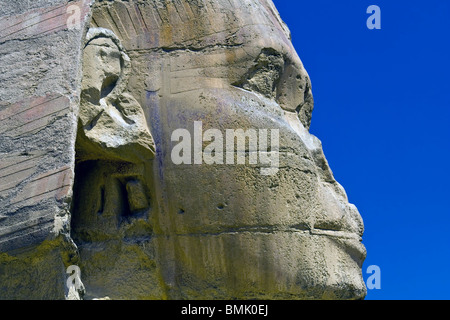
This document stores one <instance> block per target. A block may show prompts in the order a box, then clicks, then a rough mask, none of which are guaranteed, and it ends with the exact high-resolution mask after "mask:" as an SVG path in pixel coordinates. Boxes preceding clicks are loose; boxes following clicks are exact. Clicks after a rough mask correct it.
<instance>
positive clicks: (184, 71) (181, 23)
mask: <svg viewBox="0 0 450 320" xmlns="http://www.w3.org/2000/svg"><path fill="white" fill-rule="evenodd" d="M108 12H116V13H117V14H115V15H114V17H113V16H112V15H109V13H108ZM114 19H118V20H117V21H113V20H114ZM92 26H93V27H102V28H106V29H109V30H111V31H110V32H111V33H113V34H115V37H117V38H118V39H120V41H121V45H122V46H123V50H121V49H120V48H119V49H117V48H118V47H117V45H116V44H115V43H114V41H111V40H105V39H95V38H94V39H93V40H92V41H91V45H90V46H87V47H86V49H85V65H84V68H85V70H87V71H89V70H90V69H92V68H97V69H99V72H96V73H95V74H94V75H92V76H91V75H89V74H87V73H85V79H84V80H83V81H86V82H85V83H86V84H87V85H88V86H89V87H91V88H94V89H92V92H93V93H92V94H90V95H87V96H86V99H88V100H89V99H91V98H92V97H93V96H94V95H95V96H96V97H97V96H98V97H99V99H101V98H102V97H104V96H107V95H108V94H109V93H108V90H105V88H108V86H109V85H110V84H111V83H116V82H117V80H118V79H119V78H120V76H119V75H120V70H121V68H123V66H121V63H120V61H121V59H120V52H121V51H126V52H127V57H128V56H129V61H130V64H131V67H130V68H129V70H130V74H129V81H128V82H127V85H126V86H125V87H124V89H123V92H125V93H126V94H129V95H131V96H133V97H135V99H136V101H137V102H138V105H140V106H141V107H142V110H143V111H142V112H143V115H144V116H143V117H144V119H145V123H146V125H147V128H148V129H149V132H150V133H151V135H152V137H153V138H154V141H155V146H156V148H155V150H156V152H155V155H154V158H152V159H148V160H139V161H137V160H127V161H124V162H126V163H127V164H126V165H124V164H123V163H122V164H120V165H118V166H116V165H114V166H109V167H108V169H107V170H106V169H101V168H99V167H98V166H97V164H95V165H94V164H92V163H91V164H90V165H89V166H88V167H89V168H90V169H89V170H94V171H96V172H102V173H101V174H90V175H88V176H89V179H92V181H94V180H96V179H100V178H99V177H100V176H102V177H103V178H101V179H104V180H105V181H107V180H108V179H109V178H107V177H108V176H114V177H119V178H118V180H117V181H119V182H118V184H117V187H114V188H115V189H114V188H112V189H111V188H110V189H111V190H113V191H111V192H113V194H114V195H113V196H111V195H110V196H108V192H106V191H107V190H106V189H104V188H103V189H102V188H101V186H102V184H101V183H94V182H92V181H91V182H89V185H91V186H93V188H91V189H89V188H87V189H86V190H83V188H80V189H79V190H78V197H77V198H76V199H79V200H78V201H81V200H80V199H83V198H86V199H87V198H89V199H91V200H90V201H91V202H92V203H91V205H84V206H83V208H84V209H83V210H84V211H86V210H87V211H89V210H91V211H92V212H91V213H89V212H84V211H83V210H82V211H83V213H82V215H83V216H89V215H97V216H98V214H99V212H98V211H99V210H98V208H100V207H101V208H102V210H101V214H102V215H103V217H110V219H112V220H111V221H110V222H107V219H106V220H102V221H103V222H102V223H103V224H104V226H105V230H106V231H105V230H103V231H102V230H101V228H102V223H97V224H96V225H95V227H94V228H92V227H86V228H87V229H89V232H93V233H92V234H94V233H95V232H97V231H98V230H99V229H100V231H101V232H100V231H99V232H100V233H101V234H102V236H101V237H97V236H92V237H83V236H82V235H83V232H85V231H86V230H87V229H86V230H84V229H83V228H81V229H80V228H79V229H77V230H76V231H75V233H76V234H75V238H77V236H78V238H77V239H78V241H77V244H78V246H79V248H80V252H81V260H82V261H84V268H85V269H86V270H87V271H86V272H85V275H86V276H85V278H84V279H82V280H83V282H84V283H85V286H86V290H87V293H88V294H89V292H91V296H92V297H98V296H101V295H105V296H110V297H112V298H114V297H117V298H139V297H150V298H175V299H182V298H191V299H192V298H194V299H195V298H198V299H205V298H206V299H210V298H219V299H220V298H224V299H230V298H243V299H245V298H250V299H255V298H256V299H258V298H267V299H277V298H280V299H291V298H299V299H301V298H308V299H311V298H316V299H323V298H343V299H358V298H363V297H364V296H365V293H366V288H365V285H364V282H363V280H362V274H361V266H362V262H363V260H364V258H365V248H364V246H363V245H362V243H361V237H362V234H363V223H362V219H361V217H360V215H359V213H358V210H357V209H356V207H355V206H353V205H352V204H350V203H349V202H348V199H347V196H346V194H345V191H344V189H343V188H342V187H341V186H340V185H339V184H338V183H337V182H336V181H335V179H334V177H333V174H332V172H331V170H330V167H329V166H328V163H327V161H326V158H325V156H324V154H323V151H322V146H321V143H320V141H319V140H318V139H317V138H316V137H314V136H313V135H311V134H310V133H309V126H310V123H311V115H312V109H313V97H312V91H311V82H310V79H309V76H308V74H307V72H306V70H305V68H304V66H303V64H302V62H301V60H300V58H299V57H298V55H297V53H296V51H295V49H294V48H293V45H292V43H291V40H290V35H289V31H288V29H287V27H286V26H285V25H284V24H283V22H282V21H281V19H280V17H279V15H278V13H277V11H276V9H275V7H274V5H273V3H272V2H271V1H270V0H244V1H228V0H227V1H222V0H214V1H213V0H210V1H206V2H202V3H197V2H195V4H194V2H192V1H154V2H152V3H147V2H139V3H138V2H136V3H134V2H121V1H114V2H99V3H98V4H96V6H95V8H94V14H93V18H92ZM122 26H124V28H122ZM122 64H123V63H122ZM86 68H89V69H86ZM94 100H95V99H94ZM94 104H95V103H94ZM199 124H201V125H200V126H199ZM227 130H228V133H229V132H230V130H232V132H233V133H234V135H227ZM174 132H178V133H181V132H182V133H185V135H183V134H178V135H177V134H175V135H174ZM270 132H276V133H277V134H276V135H272V136H270V134H269V137H267V136H266V138H267V141H266V142H267V143H266V144H265V145H264V143H261V141H263V140H264V139H262V138H264V135H265V134H267V133H270ZM241 134H243V137H242V136H240V135H241ZM220 137H223V139H224V140H223V143H222V144H220V143H216V144H214V148H212V147H211V145H212V143H213V142H214V141H215V140H218V139H219V138H220ZM255 137H256V138H255ZM213 138H214V139H213ZM227 138H229V139H231V140H228V141H226V140H227ZM240 138H243V140H242V139H241V142H242V141H244V143H240V142H239V139H240ZM186 139H187V140H189V139H192V140H189V141H186ZM252 139H253V141H252ZM275 139H276V141H274V140H275ZM216 142H217V141H216ZM252 142H253V143H252ZM180 144H183V146H184V149H183V148H179V147H180ZM220 146H222V148H223V149H220ZM226 146H230V147H231V146H232V147H233V148H230V149H227V148H226ZM263 146H264V147H263ZM270 146H272V147H274V146H275V147H274V148H271V147H270ZM177 147H178V148H179V149H177V150H179V151H180V150H182V152H181V158H182V159H185V160H184V161H174V158H173V150H174V148H177ZM188 149H189V150H188ZM211 149H214V152H212V153H211V152H210V153H209V154H208V155H209V156H211V154H213V155H214V157H213V159H211V157H209V158H208V161H207V160H206V158H205V157H204V156H205V154H206V153H207V152H206V151H208V150H209V151H211ZM84 153H88V152H84ZM255 154H256V158H252V157H253V156H254V155H255ZM179 155H180V154H179ZM274 155H275V156H276V157H277V160H278V161H277V168H276V170H274V171H272V173H271V174H267V172H266V174H262V172H264V171H262V170H261V169H264V168H267V163H266V162H264V161H262V160H261V159H264V156H274ZM196 157H197V158H196ZM239 157H242V158H241V159H244V162H243V163H242V162H239V161H238V159H239ZM118 158H120V157H115V158H114V159H110V160H111V161H113V160H114V161H117V159H118ZM125 158H126V157H125ZM221 159H222V160H221ZM252 159H256V161H251V160H252ZM103 160H108V159H103ZM116 164H117V163H116ZM127 166H128V167H130V166H131V167H134V168H135V169H126V168H128V167H127ZM125 167H126V168H125ZM124 168H125V169H124ZM136 168H138V169H136ZM139 168H140V169H139ZM83 170H84V169H83ZM99 170H100V171H99ZM102 170H103V171H102ZM115 170H118V172H115ZM121 170H122V171H121ZM127 170H129V171H127ZM133 170H134V171H133ZM83 172H84V171H83ZM124 172H126V174H124ZM128 176H133V177H139V179H129V178H128ZM105 177H106V178H105ZM77 179H83V175H79V177H78V178H77ZM86 179H88V178H86ZM134 180H138V181H145V183H143V184H142V185H143V186H144V187H142V186H136V185H135V184H134V183H133V182H132V183H131V184H130V188H129V189H127V185H128V183H129V181H134ZM103 185H104V184H103ZM94 186H96V187H94ZM121 188H122V189H121ZM133 188H135V189H133ZM139 188H141V189H142V190H141V191H139V190H138V189H139ZM97 189H98V190H97ZM105 190H106V191H105ZM114 190H115V191H114ZM120 190H125V191H123V192H122V191H120ZM127 190H131V191H127ZM133 190H137V191H136V192H137V193H136V194H137V195H136V196H135V198H136V199H138V200H134V198H133V194H132V193H133ZM86 193H88V194H89V196H86V197H84V196H83V194H86ZM130 194H131V195H130ZM120 197H124V198H126V199H128V200H127V201H131V202H133V201H134V202H139V201H141V200H139V199H141V198H145V197H148V199H150V200H149V201H144V200H142V203H144V204H145V205H142V206H143V207H145V208H143V209H142V210H141V209H140V210H137V211H138V213H139V212H141V211H142V212H143V211H145V210H148V209H149V207H151V210H148V211H146V212H147V213H145V214H143V215H141V216H139V215H136V217H138V219H137V220H136V221H138V222H133V223H130V225H132V226H131V227H129V228H128V227H127V228H128V229H127V228H125V229H124V228H123V226H122V224H121V223H122V221H123V219H122V220H121V218H118V217H122V218H123V213H121V212H120V211H121V210H125V211H126V212H131V213H132V211H133V210H131V211H130V210H129V209H126V206H124V205H120V206H119V207H120V208H122V209H120V208H119V209H118V207H117V206H114V203H115V202H119V203H126V201H122V200H120V201H119V200H118V199H119V198H120ZM130 199H131V200H130ZM102 202H103V204H101V203H102ZM138 207H140V206H139V205H138ZM108 208H109V209H108ZM124 208H125V209H124ZM144 209H145V210H144ZM108 210H109V212H108ZM127 210H128V211H127ZM77 215H78V216H80V214H79V213H78V214H77V213H76V212H75V214H74V219H75V220H77V219H78V218H77ZM97 216H96V217H97ZM125 216H130V214H125ZM130 217H133V215H132V214H131V216H130ZM96 219H97V218H96ZM102 219H103V218H102ZM86 221H87V220H86ZM98 221H99V220H98ZM114 228H118V229H117V230H119V231H117V230H116V229H114ZM95 230H97V231H95ZM101 250H103V251H104V252H110V253H113V252H115V251H114V250H116V251H117V250H118V252H119V253H116V254H117V257H118V258H114V259H112V258H107V257H104V256H100V255H99V254H98V252H99V251H101ZM102 257H103V258H102ZM83 259H84V260H83ZM121 261H124V262H121ZM81 269H82V270H83V266H82V267H81ZM105 270H107V271H106V274H102V272H105ZM118 283H121V285H120V286H119V285H118Z"/></svg>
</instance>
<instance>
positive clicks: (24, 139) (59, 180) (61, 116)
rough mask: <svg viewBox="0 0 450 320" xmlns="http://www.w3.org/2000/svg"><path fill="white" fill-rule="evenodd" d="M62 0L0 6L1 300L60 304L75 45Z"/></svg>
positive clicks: (68, 250) (83, 8) (77, 65)
mask: <svg viewBox="0 0 450 320" xmlns="http://www.w3.org/2000/svg"><path fill="white" fill-rule="evenodd" d="M71 4H73V5H76V6H77V7H78V8H79V14H80V15H79V18H80V19H79V25H78V28H76V29H75V28H74V29H70V30H69V28H68V25H67V20H68V18H69V17H70V15H71V12H70V11H67V8H68V6H69V4H68V3H67V1H1V3H0V8H1V9H0V16H1V17H0V60H1V63H0V83H1V85H0V100H1V102H0V252H1V254H0V286H1V288H0V298H18V299H20V298H24V299H33V298H46V299H63V298H64V295H65V293H67V288H66V286H65V279H66V276H65V269H66V265H67V264H73V263H74V260H73V259H72V258H73V257H75V256H76V248H75V245H74V244H73V242H72V240H71V239H70V237H69V232H70V228H69V223H70V213H69V212H70V205H71V198H72V187H73V182H74V169H75V163H74V158H75V152H74V146H75V137H76V130H77V118H76V117H77V113H78V108H79V96H80V82H81V57H82V53H83V51H82V50H83V48H82V43H83V37H84V33H85V26H86V22H88V16H89V13H90V6H89V2H88V1H85V2H83V1H78V2H72V3H71Z"/></svg>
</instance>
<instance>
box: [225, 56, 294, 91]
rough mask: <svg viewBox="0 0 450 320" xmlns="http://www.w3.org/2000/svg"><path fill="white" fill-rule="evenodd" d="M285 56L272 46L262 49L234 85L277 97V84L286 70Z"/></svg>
mask: <svg viewBox="0 0 450 320" xmlns="http://www.w3.org/2000/svg"><path fill="white" fill-rule="evenodd" d="M284 65H285V61H284V57H283V55H282V54H280V53H279V52H277V51H276V50H274V49H271V48H265V49H263V50H262V51H261V53H260V54H259V56H258V58H256V60H255V64H254V65H253V67H252V68H250V70H249V71H248V72H247V73H246V74H245V75H244V76H243V77H242V79H241V80H240V81H238V82H237V83H234V84H233V85H235V86H237V87H240V88H243V89H245V90H248V91H254V92H258V93H261V94H262V95H264V96H266V97H268V98H276V94H277V92H276V91H277V86H278V83H279V81H280V78H281V75H282V74H283V70H284Z"/></svg>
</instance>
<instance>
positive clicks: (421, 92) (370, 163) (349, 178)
mask: <svg viewBox="0 0 450 320" xmlns="http://www.w3.org/2000/svg"><path fill="white" fill-rule="evenodd" d="M274 2H275V5H276V6H277V8H278V10H279V11H280V14H281V17H282V19H283V20H284V21H285V22H286V23H287V25H288V26H289V28H290V29H291V32H292V38H293V43H294V46H295V48H296V49H297V52H298V54H299V55H300V58H301V59H302V61H303V63H304V65H305V68H306V69H307V71H308V73H309V75H310V77H311V81H312V86H313V94H314V98H315V110H314V113H313V118H312V126H311V133H313V134H314V135H316V136H317V137H319V138H320V139H321V140H322V142H323V148H324V151H325V155H326V157H327V159H328V161H329V163H330V166H331V168H332V170H333V172H334V175H335V177H336V179H337V180H338V181H339V182H340V183H341V184H342V185H343V186H344V188H345V189H346V191H347V193H348V196H349V199H350V202H352V203H354V204H355V205H356V206H357V207H358V208H359V211H360V213H361V215H362V217H363V219H364V223H365V229H366V231H365V235H364V237H363V242H364V244H365V245H366V247H367V251H368V255H367V259H366V261H365V263H364V265H363V272H364V278H365V279H367V277H368V275H367V274H366V270H367V267H368V266H370V265H378V266H379V267H380V268H381V290H369V291H368V295H367V299H369V300H370V299H374V300H377V299H450V204H449V202H450V187H449V185H450V171H449V168H448V167H447V166H448V165H449V164H450V161H449V158H450V126H449V120H450V78H449V77H450V1H448V0H427V1H414V0H409V1H406V0H374V1H365V0H351V1H350V0H339V1H332V0H328V1H325V0H314V1H303V0H295V1H294V0H292V1H291V0H274ZM369 5H378V6H379V7H380V8H381V30H369V29H368V28H367V27H366V21H367V18H368V17H369V16H370V15H369V14H367V13H366V10H367V8H368V7H369Z"/></svg>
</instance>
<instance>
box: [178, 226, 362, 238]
mask: <svg viewBox="0 0 450 320" xmlns="http://www.w3.org/2000/svg"><path fill="white" fill-rule="evenodd" d="M277 232H287V233H303V234H309V235H314V236H324V237H329V238H336V239H343V240H355V241H360V242H361V241H362V237H361V236H360V235H359V234H357V233H355V232H350V231H341V230H332V229H320V228H309V227H307V226H303V225H295V226H275V225H268V226H243V227H231V228H223V229H219V230H214V231H212V230H211V231H203V232H195V233H179V234H177V235H178V236H202V235H203V236H208V235H210V236H217V235H223V234H241V233H263V234H270V233H277Z"/></svg>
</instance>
